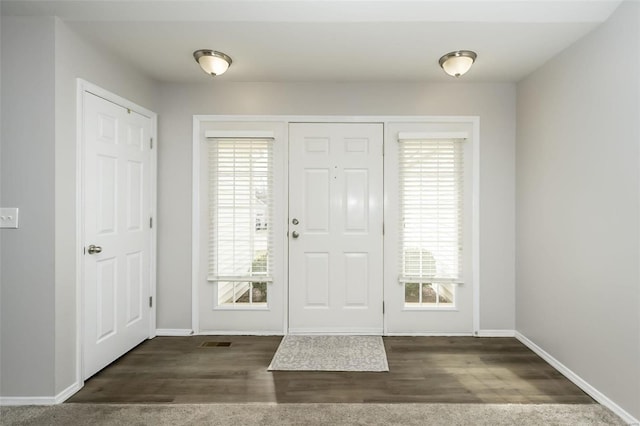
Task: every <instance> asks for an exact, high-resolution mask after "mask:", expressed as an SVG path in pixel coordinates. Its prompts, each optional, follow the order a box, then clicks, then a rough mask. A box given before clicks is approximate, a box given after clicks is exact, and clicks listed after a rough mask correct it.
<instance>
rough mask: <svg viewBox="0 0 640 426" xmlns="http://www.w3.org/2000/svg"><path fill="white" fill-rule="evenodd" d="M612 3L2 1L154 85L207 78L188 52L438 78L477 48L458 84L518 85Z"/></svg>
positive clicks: (286, 76)
mask: <svg viewBox="0 0 640 426" xmlns="http://www.w3.org/2000/svg"><path fill="white" fill-rule="evenodd" d="M619 3H620V0H565V1H560V0H555V1H550V0H537V1H536V0H499V1H484V0H467V1H457V0H449V1H428V0H412V1H401V0H333V1H331V0H285V1H281V0H280V1H275V0H235V1H229V0H209V1H192V0H134V1H124V0H75V1H74V0H72V1H68V0H67V1H58V0H50V1H33V0H19V1H18V0H16V1H14V0H3V2H2V14H3V15H55V16H59V17H60V18H61V19H62V20H63V21H65V22H66V23H67V25H69V27H71V28H72V29H73V30H75V31H77V32H78V33H79V34H81V35H82V37H83V38H86V39H88V40H90V41H91V42H92V43H94V44H96V45H97V46H100V47H102V48H105V49H107V50H109V51H111V52H113V53H114V54H115V55H117V56H119V57H121V58H123V59H124V60H126V61H127V62H130V63H132V64H133V65H134V66H135V67H137V68H138V69H140V70H142V71H143V72H145V73H146V74H148V75H150V76H152V77H153V78H155V79H157V80H159V81H164V82H203V81H207V79H209V78H211V77H208V76H207V75H205V74H204V73H203V72H202V71H200V69H199V67H198V65H197V64H196V63H195V61H194V60H193V57H192V52H193V51H194V50H197V49H214V50H219V51H222V52H224V53H226V54H228V55H229V56H231V57H232V59H233V64H232V66H231V68H230V69H229V71H227V73H226V74H224V75H223V76H220V77H216V78H217V79H220V80H225V81H263V82H264V81H272V82H276V81H299V82H308V81H334V82H354V81H395V82H398V81H400V82H416V81H423V82H424V81H450V80H451V77H448V76H446V75H445V74H444V73H443V72H442V70H441V69H440V68H439V66H438V58H439V57H440V56H441V55H443V54H445V53H447V52H449V51H452V50H458V49H468V50H474V51H476V52H477V53H478V59H477V61H476V64H475V65H474V66H473V68H472V69H471V71H470V72H469V73H468V74H467V75H465V76H464V77H462V80H463V81H468V82H512V81H518V80H520V79H521V78H523V77H524V76H526V75H527V74H529V73H530V72H531V71H533V70H535V69H536V68H538V67H539V66H540V65H542V64H543V63H544V62H546V61H547V60H548V59H550V58H551V57H553V56H554V55H556V54H557V53H558V52H560V51H562V50H563V49H564V48H566V47H568V46H569V45H571V44H572V43H573V42H575V41H576V40H578V39H579V38H581V37H583V36H584V35H585V34H587V33H588V32H590V31H591V30H593V29H594V28H595V27H596V26H597V25H599V24H600V23H601V22H603V21H604V20H606V19H607V18H608V17H609V16H610V15H611V13H612V12H613V11H614V10H615V8H616V7H617V6H618V5H619Z"/></svg>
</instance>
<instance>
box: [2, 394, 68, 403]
mask: <svg viewBox="0 0 640 426" xmlns="http://www.w3.org/2000/svg"><path fill="white" fill-rule="evenodd" d="M54 404H56V397H55V396H3V397H0V405H54Z"/></svg>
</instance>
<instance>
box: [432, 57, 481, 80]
mask: <svg viewBox="0 0 640 426" xmlns="http://www.w3.org/2000/svg"><path fill="white" fill-rule="evenodd" d="M477 57H478V55H476V52H472V51H471V50H457V51H455V52H449V53H447V54H446V55H444V56H443V57H442V58H440V60H439V61H438V63H439V64H440V66H441V67H442V69H443V70H444V72H446V73H447V74H449V75H450V76H452V77H460V76H461V75H463V74H464V73H466V72H467V71H469V68H471V65H473V63H474V62H475V60H476V58H477Z"/></svg>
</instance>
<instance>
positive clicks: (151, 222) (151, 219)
mask: <svg viewBox="0 0 640 426" xmlns="http://www.w3.org/2000/svg"><path fill="white" fill-rule="evenodd" d="M149 228H153V217H150V218H149Z"/></svg>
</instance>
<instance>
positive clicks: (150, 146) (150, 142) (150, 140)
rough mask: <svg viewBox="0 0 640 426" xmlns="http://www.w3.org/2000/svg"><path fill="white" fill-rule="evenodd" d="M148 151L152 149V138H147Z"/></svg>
mask: <svg viewBox="0 0 640 426" xmlns="http://www.w3.org/2000/svg"><path fill="white" fill-rule="evenodd" d="M149 149H153V138H149Z"/></svg>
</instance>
